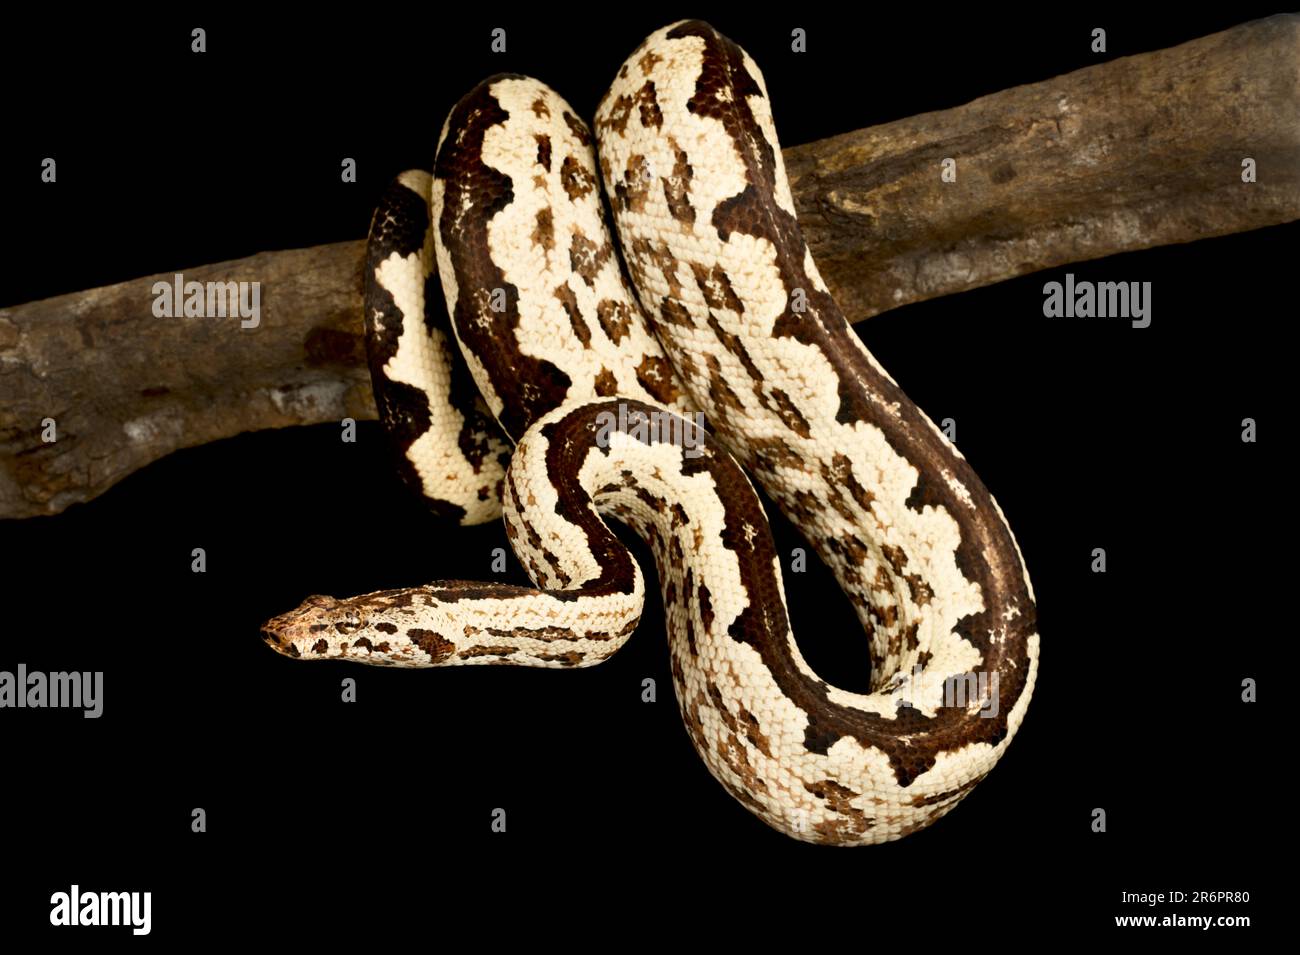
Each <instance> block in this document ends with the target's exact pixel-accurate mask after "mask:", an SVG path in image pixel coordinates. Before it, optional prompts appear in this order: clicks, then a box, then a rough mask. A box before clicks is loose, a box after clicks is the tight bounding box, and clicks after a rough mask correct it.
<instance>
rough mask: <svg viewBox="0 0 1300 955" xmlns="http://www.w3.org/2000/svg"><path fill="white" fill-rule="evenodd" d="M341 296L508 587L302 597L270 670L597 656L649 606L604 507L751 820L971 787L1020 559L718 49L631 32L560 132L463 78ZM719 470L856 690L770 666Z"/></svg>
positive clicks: (983, 770) (424, 456)
mask: <svg viewBox="0 0 1300 955" xmlns="http://www.w3.org/2000/svg"><path fill="white" fill-rule="evenodd" d="M593 131H594V136H593ZM597 156H598V157H599V158H598V160H597ZM602 183H603V189H604V193H603V195H604V196H607V197H608V204H609V209H610V211H611V212H612V218H613V222H614V225H615V227H616V230H617V242H618V245H617V248H616V246H615V243H614V240H613V239H612V237H611V235H610V233H609V231H608V227H607V224H606V221H607V220H606V214H605V206H604V201H605V200H604V199H603V198H602ZM620 250H621V257H620ZM624 265H625V266H626V275H627V276H630V282H629V279H628V278H627V277H625V272H624ZM365 279H366V281H365V306H366V330H367V337H368V346H369V355H370V368H371V374H372V379H373V382H374V388H375V395H376V401H377V404H378V406H379V409H380V416H381V419H382V420H383V422H384V425H385V427H386V429H387V432H388V434H389V435H390V437H391V439H392V444H393V445H394V447H395V449H396V460H397V466H398V468H399V470H400V472H401V474H402V476H403V477H404V478H405V479H406V481H407V482H408V483H409V484H410V485H412V486H413V487H414V488H415V489H416V490H417V491H418V492H419V493H421V494H422V495H424V497H425V498H426V499H427V501H428V503H429V505H430V507H432V508H433V509H434V510H435V511H436V512H437V513H438V514H440V515H442V516H445V517H447V518H449V519H453V520H458V521H461V522H463V523H467V524H468V523H476V522H481V521H487V520H492V519H495V518H496V517H497V516H498V515H499V514H503V515H504V518H505V522H506V530H507V534H508V536H509V539H510V541H511V543H512V546H513V547H514V549H515V552H516V554H517V555H518V557H519V559H520V561H521V562H522V563H523V565H524V566H525V568H526V569H527V571H528V573H529V575H530V577H531V579H532V580H533V582H534V583H535V584H536V587H535V588H530V587H518V586H512V585H505V584H500V583H482V582H472V581H463V580H456V581H441V582H436V583H431V584H428V585H427V586H423V587H417V588H410V589H402V590H389V591H381V592H378V593H371V594H365V595H362V596H358V597H351V598H344V599H336V598H330V597H310V598H308V599H307V600H306V601H305V602H304V603H303V604H302V605H301V606H300V607H299V608H298V609H296V610H294V611H291V612H289V613H286V614H284V615H282V616H280V617H277V618H275V619H274V620H272V621H270V622H269V623H267V624H266V625H265V628H264V637H265V639H266V640H267V642H268V643H270V644H271V646H273V647H274V648H275V649H276V650H278V651H279V652H280V653H282V654H285V655H287V656H290V657H294V658H300V659H346V660H353V661H360V662H363V663H372V664H381V665H392V666H407V667H431V666H452V665H476V664H488V665H491V664H513V665H523V666H534V667H583V666H591V665H593V664H597V663H599V662H601V661H602V660H604V659H606V658H607V657H609V656H610V655H611V654H613V653H614V652H616V651H617V650H618V649H619V647H620V646H622V644H623V643H624V642H625V641H626V640H627V639H628V637H629V636H630V635H631V633H632V631H633V630H634V629H635V627H636V625H637V622H638V619H639V616H640V611H641V607H642V603H643V600H644V590H645V583H644V578H643V576H642V572H641V569H640V567H639V566H638V565H637V563H636V561H635V560H633V559H632V556H631V554H630V553H629V552H628V551H627V550H626V548H625V547H624V546H623V545H622V544H621V543H620V542H619V540H618V539H617V537H615V536H614V534H613V533H612V532H611V531H610V529H609V528H608V527H607V526H606V524H605V523H604V519H603V518H602V515H608V516H610V517H612V518H613V519H616V520H618V521H621V522H623V523H625V524H627V525H628V526H630V527H631V528H633V529H634V530H635V531H636V532H637V533H638V534H640V535H641V537H642V538H643V539H644V540H645V541H646V542H647V544H648V545H649V547H650V549H651V551H652V552H653V554H654V557H655V562H656V568H657V570H658V575H659V581H660V585H661V588H662V593H663V601H664V607H665V620H666V626H667V632H668V644H669V653H670V661H671V671H672V676H673V684H674V689H675V691H676V697H677V701H678V705H679V708H680V710H681V713H682V716H683V718H684V720H685V723H686V728H687V731H688V734H689V736H690V738H691V740H692V742H693V744H694V746H695V748H696V750H697V752H698V753H699V755H700V756H701V757H702V758H703V760H704V762H705V763H706V764H707V766H708V768H709V770H710V771H711V772H712V774H713V775H714V776H715V777H716V778H717V779H718V780H719V782H721V783H722V785H723V786H724V787H726V789H727V791H728V792H730V793H731V795H732V796H734V797H735V798H736V799H737V800H738V801H739V802H741V803H742V804H743V805H744V806H746V807H747V808H748V809H749V810H750V811H751V812H753V813H754V814H755V815H757V816H758V817H759V818H760V819H762V820H763V821H764V822H766V823H767V824H769V825H770V826H772V827H774V828H776V829H778V830H780V831H782V832H784V833H787V834H789V835H791V836H793V837H795V838H797V839H801V840H804V841H808V842H818V843H826V844H837V845H864V844H872V843H881V842H887V841H890V840H894V839H898V838H901V837H902V836H904V835H907V834H908V833H911V832H914V831H916V830H917V829H920V828H922V827H924V826H927V825H928V824H930V823H931V822H933V821H934V820H935V819H937V818H939V817H940V816H942V815H944V814H945V813H947V812H948V811H949V810H950V809H952V808H953V807H954V806H955V805H956V804H957V803H958V802H959V801H960V800H961V799H962V798H963V797H964V796H965V795H966V794H967V793H968V792H970V790H971V788H972V787H973V786H974V785H975V784H976V783H977V782H979V780H981V779H982V778H983V777H984V776H985V775H986V774H987V773H988V772H989V771H990V770H991V769H992V768H993V765H994V764H995V763H996V762H997V760H998V758H999V757H1000V756H1001V755H1002V753H1003V752H1004V751H1005V749H1006V748H1007V746H1008V744H1009V743H1010V741H1011V738H1012V736H1013V735H1014V734H1015V732H1016V730H1017V728H1018V727H1019V725H1020V723H1021V720H1022V719H1023V717H1024V713H1025V710H1026V708H1027V706H1028V704H1029V698H1030V695H1031V693H1032V690H1033V686H1034V679H1035V675H1036V672H1037V663H1038V634H1037V631H1036V611H1035V605H1034V598H1033V591H1032V588H1031V585H1030V583H1029V579H1028V575H1027V573H1026V571H1025V567H1024V563H1023V559H1022V557H1021V555H1020V551H1019V548H1018V547H1017V545H1016V542H1015V539H1014V537H1013V536H1012V533H1011V530H1010V528H1009V527H1008V526H1007V523H1006V520H1005V519H1004V517H1003V515H1002V512H1001V510H1000V509H999V507H998V505H997V504H996V502H995V501H994V500H993V498H992V497H991V496H990V494H989V492H988V491H987V490H986V489H985V487H984V485H983V484H982V483H981V482H980V480H979V478H978V477H977V476H976V475H975V473H974V472H973V471H972V469H971V467H970V466H969V465H968V464H967V462H966V460H965V459H964V458H963V457H962V456H961V454H960V453H958V451H957V450H956V449H955V448H954V447H953V446H952V445H951V444H950V443H949V441H948V440H947V438H946V437H945V436H944V435H943V433H942V432H941V431H940V430H939V429H938V428H937V427H936V426H935V425H934V424H933V423H932V422H931V421H930V419H929V418H927V417H926V416H925V414H924V413H923V412H922V411H921V410H920V409H919V408H917V407H916V405H915V404H913V403H912V402H911V401H910V400H909V399H908V398H907V396H906V395H905V394H904V393H903V392H902V390H901V389H900V388H899V386H898V385H897V384H896V383H895V382H894V380H893V379H892V378H891V377H890V376H889V375H888V374H887V373H886V372H885V370H884V369H883V368H881V366H880V365H879V364H878V363H877V362H876V361H875V359H874V358H873V357H872V356H871V354H870V353H869V352H868V351H867V349H866V348H865V347H864V346H863V344H862V343H861V341H860V340H859V339H858V337H857V336H856V335H855V334H854V332H853V331H852V329H851V327H850V326H849V324H848V322H847V321H846V320H845V318H844V316H843V314H842V313H841V312H840V310H839V308H838V307H837V306H836V304H835V302H834V301H833V299H832V298H831V295H830V293H829V292H828V290H827V288H826V286H825V284H824V283H823V281H822V279H821V276H820V275H819V274H818V271H817V267H816V265H815V264H814V262H813V259H812V256H811V254H810V252H809V250H808V247H807V245H806V244H805V242H804V240H803V237H802V235H801V233H800V231H799V226H798V223H797V221H796V217H795V208H794V202H793V199H792V197H791V193H790V187H789V184H788V182H787V180H786V176H785V169H784V165H783V162H782V156H781V149H780V147H779V145H778V143H777V138H776V132H775V128H774V126H773V121H772V115H771V108H770V102H769V99H768V96H767V90H766V85H765V82H764V79H763V76H762V74H761V73H760V72H759V70H758V67H757V66H756V65H755V63H754V62H753V61H752V59H751V58H750V57H749V55H748V54H746V53H745V52H744V51H743V50H742V49H740V48H739V47H738V46H737V45H736V44H734V43H732V42H731V41H730V40H728V39H726V38H725V37H723V36H722V35H720V34H719V33H718V32H717V31H715V30H714V29H713V28H712V27H710V26H709V25H707V24H705V23H702V22H699V21H683V22H680V23H676V24H673V25H672V26H669V27H666V28H664V29H661V30H659V31H657V32H656V33H654V34H652V35H651V36H650V37H649V38H648V39H646V40H645V42H644V43H642V45H641V46H640V47H639V48H638V49H637V50H636V51H635V52H634V53H633V54H632V55H631V57H629V58H628V60H627V61H626V62H625V63H624V65H623V66H622V68H621V70H620V71H619V73H618V76H617V78H616V79H615V81H614V83H613V85H612V86H611V88H610V89H609V91H608V93H607V94H606V95H605V97H604V98H603V100H602V101H601V103H600V105H599V107H598V109H597V112H596V116H595V122H594V125H593V127H590V128H589V127H588V126H587V125H586V124H585V123H584V122H582V120H580V119H579V118H578V117H577V116H576V115H575V114H574V112H573V110H572V109H571V108H570V107H569V105H568V104H567V103H566V102H565V101H564V100H563V99H562V98H561V97H560V96H559V95H558V94H556V93H555V92H554V91H552V90H551V89H549V88H548V87H547V86H545V85H544V84H542V83H540V82H538V81H537V80H534V79H530V78H528V77H523V76H514V75H499V76H495V77H492V78H490V79H488V80H485V81H484V82H483V83H481V84H479V85H478V86H477V87H476V88H475V89H474V90H472V91H471V92H470V93H469V94H468V95H466V96H465V97H464V98H463V99H462V100H461V101H460V102H459V103H457V104H456V106H455V107H454V108H453V109H452V111H451V114H450V115H449V116H448V118H447V120H446V123H445V124H444V126H443V129H442V132H441V135H440V137H439V140H438V148H437V153H436V158H435V163H434V169H433V173H432V175H430V174H428V173H426V172H407V173H403V174H402V176H401V177H399V179H398V180H397V182H395V183H394V184H393V185H392V186H391V187H390V188H389V190H388V191H387V192H386V193H385V195H384V197H383V199H382V201H381V203H380V206H379V208H378V210H377V211H376V213H375V217H374V220H373V222H372V226H371V234H370V240H369V245H368V253H367V265H366V275H365ZM444 302H445V306H446V310H445V312H444V310H443V308H442V305H443V304H444ZM457 353H459V354H460V355H461V356H463V362H461V361H457ZM699 413H702V415H703V421H704V422H707V430H706V429H705V428H703V427H701V419H700V418H699V417H697V415H698V414H699ZM741 465H743V467H744V468H745V469H746V470H742V469H741ZM746 471H748V474H751V475H753V477H754V478H755V479H756V480H757V481H758V482H759V483H760V484H761V485H762V486H763V488H764V489H765V490H766V492H767V493H768V495H769V496H770V498H771V499H772V500H773V501H774V502H775V504H776V505H777V506H778V507H779V508H780V509H781V511H782V512H783V513H784V514H785V515H786V516H787V517H788V518H789V519H790V520H791V521H792V522H793V523H794V524H795V525H797V527H798V528H799V529H800V531H801V532H802V533H803V534H804V535H805V537H806V538H807V540H808V541H809V542H810V544H811V545H812V546H813V548H814V549H815V550H816V552H817V554H818V555H819V556H820V557H821V559H822V560H824V561H825V562H826V564H827V565H829V567H830V568H831V570H832V571H833V572H834V573H835V575H836V577H837V579H838V581H839V583H840V585H841V587H842V589H843V591H844V593H845V594H846V595H847V596H848V597H849V599H850V600H851V601H852V603H853V605H854V608H855V610H856V612H857V615H858V617H859V619H860V621H861V625H862V627H863V629H864V630H865V635H866V638H867V641H868V645H869V649H870V656H871V662H872V675H871V684H870V690H871V692H869V693H852V692H848V691H845V690H843V689H839V688H836V687H834V686H831V685H828V684H827V683H826V682H825V681H823V680H822V679H820V678H819V677H818V676H817V674H816V673H814V672H813V671H812V669H811V668H810V667H809V666H808V664H807V663H806V662H805V661H804V659H803V657H802V655H801V654H800V652H799V648H798V646H797V644H796V642H795V640H794V637H793V634H792V633H791V630H790V625H789V621H788V616H787V611H786V605H785V602H784V587H783V583H782V571H781V563H780V560H779V559H778V555H777V553H776V551H775V549H774V545H773V542H772V537H771V533H770V530H769V528H768V524H767V519H766V517H765V515H764V512H763V507H762V504H761V502H760V500H759V499H758V497H757V495H756V494H755V492H754V489H753V486H752V485H751V484H750V483H749V478H748V477H747V475H746ZM966 688H969V690H970V692H968V693H963V692H961V691H962V690H963V689H966Z"/></svg>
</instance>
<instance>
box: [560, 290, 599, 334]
mask: <svg viewBox="0 0 1300 955" xmlns="http://www.w3.org/2000/svg"><path fill="white" fill-rule="evenodd" d="M555 297H556V298H557V299H559V300H560V304H561V305H562V306H563V307H564V312H565V314H566V315H568V316H569V327H570V328H572V329H573V337H574V338H576V339H578V341H580V342H582V347H583V348H590V347H591V326H590V325H588V324H587V320H586V319H585V318H583V317H582V312H581V310H580V309H579V308H578V297H577V296H576V295H574V294H573V289H571V288H569V286H568V284H567V283H566V284H564V285H561V286H560V287H559V288H557V289H556V290H555Z"/></svg>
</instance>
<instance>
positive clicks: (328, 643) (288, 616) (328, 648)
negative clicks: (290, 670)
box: [262, 596, 366, 658]
mask: <svg viewBox="0 0 1300 955" xmlns="http://www.w3.org/2000/svg"><path fill="white" fill-rule="evenodd" d="M365 626H366V615H365V614H364V613H362V612H361V610H360V609H359V608H358V607H357V606H356V604H355V602H354V601H351V600H339V599H337V598H335V597H322V596H314V597H308V598H307V599H306V600H304V601H303V602H302V603H301V604H300V605H299V606H298V607H297V608H296V609H294V610H290V611H289V612H288V613H282V614H280V616H278V617H275V618H273V619H271V620H268V621H267V622H266V623H265V624H263V625H262V639H263V640H265V641H266V642H267V643H268V644H269V645H270V646H271V647H272V649H274V650H275V651H276V652H277V653H282V654H284V655H285V656H287V657H294V658H298V657H308V658H328V657H338V656H342V655H343V653H344V652H346V651H345V650H344V647H345V646H346V641H347V640H348V639H349V638H350V637H351V636H352V635H353V634H355V633H357V632H358V631H360V630H362V629H363V628H364V627H365Z"/></svg>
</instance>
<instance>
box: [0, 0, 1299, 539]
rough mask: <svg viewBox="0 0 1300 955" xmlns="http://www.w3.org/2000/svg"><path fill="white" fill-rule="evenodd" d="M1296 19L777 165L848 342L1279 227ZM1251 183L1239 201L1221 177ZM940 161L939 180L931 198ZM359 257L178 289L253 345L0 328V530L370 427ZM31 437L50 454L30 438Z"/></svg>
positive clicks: (212, 329) (270, 263)
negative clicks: (882, 317)
mask: <svg viewBox="0 0 1300 955" xmlns="http://www.w3.org/2000/svg"><path fill="white" fill-rule="evenodd" d="M1297 117H1300V16H1297V15H1294V14H1288V15H1282V16H1276V17H1270V18H1268V19H1265V20H1258V21H1255V22H1252V23H1247V24H1243V25H1241V26H1238V27H1234V28H1233V29H1230V30H1226V31H1224V32H1222V33H1217V34H1214V35H1213V36H1209V37H1204V38H1202V39H1199V40H1194V41H1192V42H1190V43H1185V44H1183V45H1181V46H1178V47H1174V48H1172V49H1169V50H1161V51H1158V52H1154V53H1147V54H1143V55H1140V56H1132V57H1126V58H1124V59H1120V60H1115V61H1112V62H1108V63H1104V64H1100V65H1098V66H1094V67H1089V68H1087V69H1083V70H1079V71H1077V72H1074V73H1071V74H1068V75H1066V76H1062V77H1058V78H1056V79H1052V80H1048V81H1046V82H1043V83H1035V84H1031V85H1029V86H1022V87H1017V88H1016V89H1012V90H1006V91H1004V92H1001V93H996V94H994V95H991V96H985V97H982V98H981V99H978V100H975V101H974V102H972V103H968V104H967V105H965V106H961V107H958V108H956V109H948V110H942V111H939V112H933V113H926V114H924V115H921V116H914V117H912V118H910V119H905V120H899V121H897V122H893V123H888V124H885V125H883V126H878V127H874V128H872V129H866V130H859V131H857V132H852V133H847V134H845V135H842V136H837V137H833V138H831V139H825V140H821V141H819V142H816V143H810V144H808V145H806V146H798V147H795V148H793V149H787V150H786V151H785V159H786V165H787V169H788V171H789V173H790V178H791V186H792V189H793V191H794V196H795V201H796V205H797V207H798V211H799V221H800V224H801V225H802V227H803V229H804V233H805V235H806V236H807V238H808V242H809V244H810V246H811V247H812V251H813V254H814V256H815V257H816V259H817V263H818V266H819V267H820V269H821V271H822V274H823V276H824V277H825V279H826V281H827V283H828V285H829V286H830V287H831V290H832V292H833V293H834V294H835V296H836V298H837V300H838V301H839V302H840V304H841V305H842V306H843V307H844V309H845V311H846V312H847V313H848V314H849V315H850V317H851V318H852V319H853V320H854V321H859V320H861V319H864V318H867V317H869V316H871V315H875V314H878V313H880V312H883V311H886V310H888V309H890V308H895V307H898V306H900V305H904V304H907V303H909V302H916V301H921V300H924V299H928V298H933V297H936V296H940V295H948V294H951V293H953V292H959V291H963V290H965V289H969V288H975V287H978V286H981V285H987V284H991V283H993V282H999V281H1002V280H1004V279H1007V278H1011V277H1014V276H1017V275H1022V274H1024V273H1027V272H1032V271H1036V270H1039V269H1045V268H1051V267H1054V266H1058V265H1063V264H1066V263H1070V262H1078V261H1082V260H1085V259H1092V258H1099V257H1102V256H1107V255H1112V254H1114V253H1117V252H1125V251H1130V250H1134V249H1142V248H1148V247H1151V246H1157V245H1165V244H1169V243H1176V242H1190V241H1193V240H1196V239H1201V238H1206V237H1209V236H1216V235H1225V234H1228V233H1233V232H1240V231H1245V230H1249V229H1257V228H1262V227H1264V226H1269V225H1275V224H1278V223H1282V222H1289V221H1293V220H1295V219H1298V218H1300V121H1298V120H1297ZM1247 157H1249V158H1252V159H1254V160H1255V162H1256V164H1257V168H1258V180H1259V181H1258V182H1255V183H1250V184H1246V183H1243V182H1242V179H1241V170H1242V160H1243V159H1245V158H1247ZM945 159H952V160H955V163H956V174H957V177H956V181H954V182H944V181H943V179H942V178H941V176H940V172H941V166H942V163H943V161H944V160H945ZM363 246H364V243H363V242H361V241H356V242H341V243H336V244H333V245H324V246H317V247H315V248H310V249H295V250H292V251H287V252H267V253H263V254H260V255H255V256H252V257H250V258H246V259H239V260H236V261H233V262H222V263H218V264H215V265H207V266H202V267H199V268H193V269H187V270H185V273H184V274H185V278H186V280H187V281H197V282H205V283H206V282H225V281H236V282H241V281H242V282H251V281H256V282H260V283H261V288H262V302H261V323H260V325H259V326H258V327H257V328H250V329H244V328H241V327H240V323H239V321H238V320H237V319H224V320H221V319H217V320H214V319H201V318H190V319H186V318H169V319H159V318H156V317H154V315H153V302H154V294H153V291H152V287H153V285H154V283H155V282H157V281H160V280H161V281H165V282H170V280H171V275H170V274H168V275H161V276H150V277H148V278H143V279H137V280H135V281H131V282H124V283H121V284H119V285H113V286H108V287H105V288H99V289H91V290H89V291H85V292H77V293H74V294H71V295H62V296H59V297H57V298H51V299H46V300H44V301H40V302H32V303H29V304H26V305H18V306H13V307H8V308H3V309H0V397H2V398H3V403H2V404H0V518H5V517H9V518H13V517H29V516H33V515H39V514H55V513H58V512H60V511H62V510H63V509H64V508H66V507H67V506H68V505H69V504H72V503H74V502H77V501H85V500H89V499H91V498H93V497H95V496H96V495H98V494H100V493H102V492H103V491H105V490H107V489H108V488H109V487H111V486H112V485H113V484H115V483H116V482H117V481H119V480H121V479H122V478H123V477H125V476H126V475H128V474H130V473H131V472H132V471H135V470H136V469H138V468H140V467H143V466H144V465H146V464H148V463H149V462H151V461H154V460H156V459H158V458H160V457H162V456H163V455H165V454H168V453H170V452H171V451H174V450H176V449H177V448H181V447H189V446H193V445H198V444H203V443H205V442H208V441H216V440H219V439H221V438H226V437H230V436H232V435H235V434H239V433H241V432H244V431H251V430H258V429H262V428H278V427H285V426H288V425H299V424H314V423H319V422H323V421H338V420H340V419H341V418H344V417H352V418H358V419H361V418H373V417H375V408H374V403H373V401H372V399H371V395H370V382H369V378H368V375H367V372H366V366H365V350H364V345H363V343H362V338H361V333H362V317H361V311H360V295H359V290H360V282H361V277H360V269H361V261H362V255H363ZM45 419H53V420H54V423H55V424H54V427H55V429H56V436H57V440H55V441H54V442H52V443H50V442H47V441H45V440H42V433H43V430H47V429H44V428H43V426H42V421H43V420H45Z"/></svg>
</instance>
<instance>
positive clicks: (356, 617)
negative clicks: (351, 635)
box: [339, 610, 365, 631]
mask: <svg viewBox="0 0 1300 955" xmlns="http://www.w3.org/2000/svg"><path fill="white" fill-rule="evenodd" d="M364 624H365V620H363V619H362V618H361V614H359V613H357V612H356V611H355V610H349V611H347V612H346V613H344V614H343V616H342V617H340V618H339V626H340V627H342V628H343V629H344V630H349V631H350V630H360V629H361V627H362V626H363V625H364Z"/></svg>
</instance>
